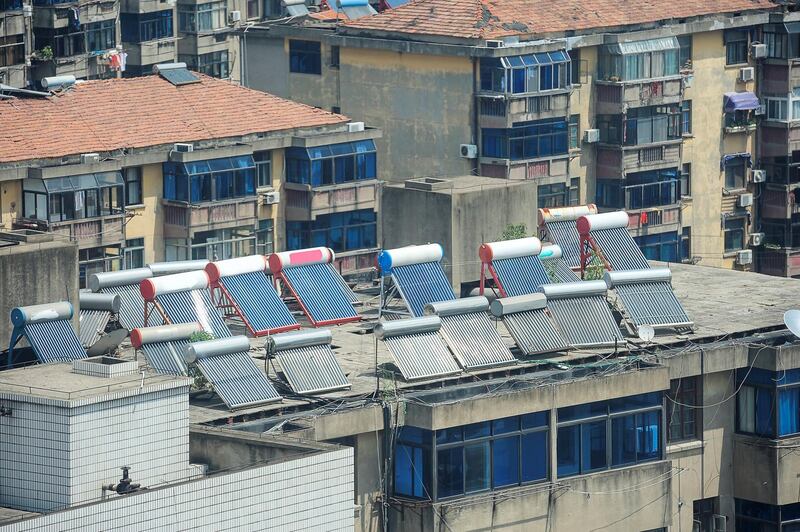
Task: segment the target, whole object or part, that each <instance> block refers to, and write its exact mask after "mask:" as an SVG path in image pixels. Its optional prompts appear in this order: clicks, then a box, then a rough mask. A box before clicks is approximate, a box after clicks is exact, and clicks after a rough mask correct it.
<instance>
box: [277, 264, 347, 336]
mask: <svg viewBox="0 0 800 532" xmlns="http://www.w3.org/2000/svg"><path fill="white" fill-rule="evenodd" d="M274 276H275V279H276V281H277V279H278V278H279V277H280V279H281V283H282V284H283V285H285V286H286V288H287V289H288V290H289V292H290V293H291V294H292V297H294V299H295V301H297V304H298V305H300V308H301V309H302V310H303V314H305V315H306V318H308V321H309V322H310V323H311V325H313V326H314V327H324V326H326V325H341V324H343V323H352V322H354V321H361V316H360V315H359V314H356V315H355V316H353V317H350V318H338V319H335V320H323V321H316V320H314V318H312V317H311V313H310V312H309V311H308V308H307V307H306V305H305V303H303V300H302V299H300V296H299V295H297V292H295V290H294V287H293V286H292V283H290V282H289V279H287V278H286V277H285V276H284V275H283V270H281V271H279V272H278V273H277V274H274Z"/></svg>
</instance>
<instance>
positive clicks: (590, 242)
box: [581, 233, 614, 280]
mask: <svg viewBox="0 0 800 532" xmlns="http://www.w3.org/2000/svg"><path fill="white" fill-rule="evenodd" d="M592 251H594V252H595V254H596V255H597V258H599V259H600V262H601V263H603V267H604V268H605V269H606V270H608V271H611V270H613V269H614V268H612V267H611V264H610V263H609V262H608V260H607V259H606V256H605V254H604V253H603V250H602V249H600V246H598V245H597V242H596V241H595V239H594V238H592V235H591V234H590V233H586V234H585V235H581V280H583V279H585V274H586V267H587V266H589V263H590V262H591V260H592Z"/></svg>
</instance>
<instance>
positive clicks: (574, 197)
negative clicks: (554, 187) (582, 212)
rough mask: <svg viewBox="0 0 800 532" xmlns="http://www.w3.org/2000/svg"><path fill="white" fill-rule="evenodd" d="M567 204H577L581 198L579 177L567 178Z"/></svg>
mask: <svg viewBox="0 0 800 532" xmlns="http://www.w3.org/2000/svg"><path fill="white" fill-rule="evenodd" d="M569 183H570V184H569V204H570V205H578V204H579V203H580V200H581V196H580V193H581V178H580V177H573V178H571V179H570V180H569Z"/></svg>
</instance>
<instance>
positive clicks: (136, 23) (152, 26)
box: [120, 9, 178, 65]
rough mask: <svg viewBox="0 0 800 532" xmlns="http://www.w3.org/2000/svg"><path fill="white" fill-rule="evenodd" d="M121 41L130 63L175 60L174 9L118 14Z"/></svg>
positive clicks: (143, 63) (142, 63)
mask: <svg viewBox="0 0 800 532" xmlns="http://www.w3.org/2000/svg"><path fill="white" fill-rule="evenodd" d="M120 26H121V28H122V42H123V43H124V45H125V50H126V51H127V52H128V63H129V64H131V65H153V64H157V63H165V62H171V61H174V60H175V57H176V54H177V51H178V48H177V40H176V38H175V28H174V25H173V10H172V9H165V10H161V11H154V12H149V13H122V14H121V15H120Z"/></svg>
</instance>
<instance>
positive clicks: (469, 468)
mask: <svg viewBox="0 0 800 532" xmlns="http://www.w3.org/2000/svg"><path fill="white" fill-rule="evenodd" d="M490 463H491V462H490V458H489V442H488V441H484V442H482V443H476V444H471V445H465V446H464V479H465V480H464V491H465V492H466V493H471V492H475V491H483V490H487V489H489V480H490V477H489V466H490Z"/></svg>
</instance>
